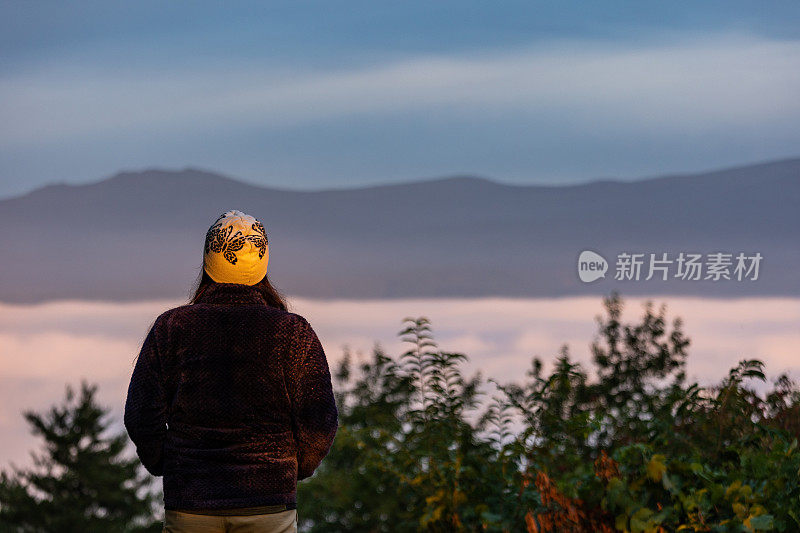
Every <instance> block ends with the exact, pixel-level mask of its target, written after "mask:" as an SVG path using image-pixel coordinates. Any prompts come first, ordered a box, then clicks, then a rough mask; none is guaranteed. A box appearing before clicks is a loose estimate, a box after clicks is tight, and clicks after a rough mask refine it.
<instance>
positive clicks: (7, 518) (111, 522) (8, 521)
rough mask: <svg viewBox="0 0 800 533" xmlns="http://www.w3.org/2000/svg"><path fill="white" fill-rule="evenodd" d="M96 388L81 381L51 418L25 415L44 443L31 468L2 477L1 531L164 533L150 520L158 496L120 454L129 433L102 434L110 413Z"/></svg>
mask: <svg viewBox="0 0 800 533" xmlns="http://www.w3.org/2000/svg"><path fill="white" fill-rule="evenodd" d="M96 390H97V385H89V384H88V383H86V381H85V380H84V381H82V382H81V390H80V396H79V397H78V398H76V395H75V392H74V390H73V388H72V387H71V386H70V385H69V384H68V385H67V387H66V399H65V401H63V402H62V403H61V404H59V405H54V406H52V407H51V408H50V410H49V411H48V412H47V413H36V412H33V411H25V412H24V413H23V415H24V417H25V419H26V420H27V422H28V424H29V425H30V426H31V432H32V434H33V435H34V436H37V437H41V438H42V439H44V447H43V448H44V450H43V452H42V453H34V452H32V453H31V455H32V457H33V463H34V467H33V468H31V469H21V468H18V467H17V466H13V473H9V472H6V471H3V472H0V531H13V532H37V533H38V532H59V533H69V532H73V531H75V532H78V531H80V532H94V531H98V532H99V531H102V532H133V531H160V530H161V524H160V523H159V522H157V521H155V520H154V519H153V509H154V504H155V502H156V497H157V496H156V494H154V493H153V492H151V490H150V488H149V485H150V483H151V481H152V478H150V476H149V475H148V474H146V473H145V472H143V471H141V470H140V466H139V461H138V460H136V459H135V458H127V457H124V456H123V455H122V454H123V452H124V450H125V446H126V443H127V435H126V434H125V433H124V432H120V433H117V434H113V435H110V436H104V434H105V433H106V431H107V430H108V427H109V425H110V421H108V420H106V416H107V415H108V411H109V410H108V409H107V408H105V407H101V406H99V405H97V404H96V403H95V399H94V395H95V392H96Z"/></svg>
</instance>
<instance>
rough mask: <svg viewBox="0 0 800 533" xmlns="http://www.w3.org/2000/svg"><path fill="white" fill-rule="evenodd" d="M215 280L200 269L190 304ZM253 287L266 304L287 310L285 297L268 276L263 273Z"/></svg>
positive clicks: (204, 270)
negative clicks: (262, 276) (261, 277)
mask: <svg viewBox="0 0 800 533" xmlns="http://www.w3.org/2000/svg"><path fill="white" fill-rule="evenodd" d="M215 283H216V281H214V280H213V279H211V276H209V275H208V273H207V272H206V269H204V268H201V269H200V275H199V276H198V277H197V281H196V282H195V287H196V288H195V289H193V291H192V292H194V295H193V296H192V297H191V299H190V300H189V303H190V304H193V303H195V302H197V299H198V298H199V297H200V295H201V294H203V292H205V290H206V288H207V287H208V286H209V285H213V284H215ZM253 287H255V288H257V289H258V291H259V292H260V293H261V296H263V297H264V299H265V300H266V301H267V304H268V305H270V306H272V307H277V308H278V309H283V310H284V311H288V310H289V305H288V303H287V301H286V297H285V296H284V295H283V294H281V293H280V292H279V291H278V290H277V289H276V288H275V287H273V286H272V283H270V281H269V276H268V275H267V274H264V278H263V279H262V280H261V281H259V282H258V283H256V284H255V285H253Z"/></svg>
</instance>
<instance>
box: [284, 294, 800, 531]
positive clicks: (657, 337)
mask: <svg viewBox="0 0 800 533" xmlns="http://www.w3.org/2000/svg"><path fill="white" fill-rule="evenodd" d="M603 305H604V308H605V311H606V315H605V317H598V318H597V321H598V335H597V337H596V338H595V339H594V340H593V342H592V344H591V348H592V355H593V361H592V363H593V369H592V372H591V373H590V372H589V371H587V370H585V369H584V368H582V366H581V365H580V364H578V363H577V362H574V361H573V360H571V358H570V355H569V351H568V349H567V347H566V346H564V347H563V348H562V349H561V352H560V354H559V355H558V356H557V357H556V359H555V363H554V365H553V368H552V370H551V371H550V372H549V373H546V372H545V371H544V364H543V362H542V361H541V360H540V359H539V358H534V359H533V361H532V366H531V368H530V370H529V371H528V373H527V376H526V378H527V379H526V381H525V382H524V383H522V384H516V383H508V384H501V383H498V382H497V381H496V380H493V379H489V380H488V381H489V382H490V383H492V384H493V385H494V387H495V391H496V392H495V393H494V394H493V395H492V396H491V398H488V399H486V400H484V401H481V396H484V395H486V394H487V393H486V392H485V391H484V390H483V383H482V380H481V377H480V374H476V375H475V376H474V377H473V378H470V379H466V378H465V377H464V375H463V370H462V368H463V365H464V363H465V362H466V356H465V355H464V354H459V353H450V352H444V351H440V350H438V349H437V346H436V343H435V341H434V340H433V336H432V334H431V328H430V322H429V321H428V319H427V318H425V317H420V318H410V317H409V318H406V319H404V321H403V322H404V327H403V329H402V330H401V331H400V335H401V336H402V338H403V340H404V341H406V342H407V344H408V346H409V348H408V350H407V351H406V352H405V353H403V354H402V355H401V356H400V357H398V358H397V359H393V358H391V357H388V356H387V355H386V354H385V353H384V352H383V350H381V349H380V347H376V349H375V351H374V354H373V358H372V360H371V361H367V362H363V363H361V364H360V367H359V369H358V370H359V371H360V372H359V373H358V374H356V373H354V372H353V371H352V368H351V367H352V357H351V356H350V354H349V353H346V354H345V358H344V360H343V362H342V364H341V365H340V367H339V369H338V371H337V372H336V380H337V382H338V386H337V387H336V389H337V402H338V405H339V407H340V429H339V433H338V434H337V437H336V441H335V442H334V445H333V448H332V450H331V452H330V454H329V456H328V458H327V459H326V460H325V461H323V463H322V465H321V466H320V468H319V469H318V470H317V473H316V474H315V475H314V476H313V477H312V478H310V479H309V480H308V481H305V482H303V483H301V484H300V487H299V505H298V507H299V517H300V520H301V527H302V528H304V529H307V530H312V531H342V530H352V531H374V532H380V531H398V532H403V531H497V532H504V531H529V532H545V531H600V532H610V531H630V532H645V531H646V532H659V531H798V530H800V482H799V478H800V451H798V446H797V438H798V437H799V436H800V390H799V389H798V387H797V386H796V384H795V383H793V382H792V381H791V380H790V379H789V378H788V377H787V376H785V375H784V376H780V377H779V378H778V379H777V380H775V382H774V383H773V386H772V388H771V390H768V391H767V392H766V393H765V394H763V395H760V394H758V393H757V392H756V391H755V390H754V389H753V388H752V387H751V384H752V383H758V382H765V381H766V377H765V374H764V368H763V364H762V363H761V362H760V361H757V360H743V361H741V362H740V363H739V364H738V365H737V366H736V367H734V368H733V369H731V370H730V372H729V373H728V375H727V376H726V377H725V378H724V379H723V380H722V381H721V382H720V383H719V384H718V385H716V386H711V387H702V386H700V385H699V384H697V383H687V380H686V374H685V364H686V358H687V356H688V346H689V339H688V338H686V337H685V336H684V335H683V332H682V329H681V328H682V323H681V321H680V319H675V320H674V321H673V322H672V327H671V328H669V327H668V325H667V320H666V317H665V313H666V311H665V306H663V305H662V306H661V307H660V309H659V310H658V312H656V311H654V309H653V306H652V303H650V302H648V303H647V304H646V306H645V312H644V315H643V317H642V318H641V320H640V321H639V322H638V323H635V324H623V323H622V321H621V312H622V307H623V304H622V300H621V299H620V298H619V296H618V295H617V294H612V295H611V296H610V297H608V298H605V299H604V301H603Z"/></svg>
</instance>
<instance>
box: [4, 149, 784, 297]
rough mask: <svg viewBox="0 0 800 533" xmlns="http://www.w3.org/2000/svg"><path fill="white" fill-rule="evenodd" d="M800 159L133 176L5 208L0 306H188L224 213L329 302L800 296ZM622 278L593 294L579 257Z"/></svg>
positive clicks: (300, 290) (284, 270)
mask: <svg viewBox="0 0 800 533" xmlns="http://www.w3.org/2000/svg"><path fill="white" fill-rule="evenodd" d="M798 205H800V159H788V160H782V161H775V162H769V163H762V164H757V165H748V166H744V167H736V168H729V169H724V170H720V171H713V172H706V173H702V174H693V175H676V176H663V177H655V178H648V179H643V180H640V181H617V180H608V179H605V180H598V181H595V182H590V183H584V184H574V185H564V186H558V185H511V184H505V183H500V182H496V181H492V180H489V179H486V178H482V177H476V176H448V177H443V178H438V179H428V180H416V181H409V182H398V183H388V184H377V185H371V186H365V187H356V188H342V189H324V190H316V191H302V190H292V189H288V188H287V189H283V188H272V187H262V186H258V185H254V184H249V183H245V182H241V181H238V180H236V179H234V178H230V177H227V176H223V175H220V174H216V173H212V172H207V171H203V170H200V169H196V168H185V169H183V170H178V171H170V170H161V169H150V170H145V171H142V172H120V173H118V174H116V175H114V176H112V177H110V178H107V179H104V180H100V181H97V182H94V183H87V184H80V185H71V184H63V183H62V184H53V185H47V186H44V187H41V188H39V189H36V190H34V191H31V192H29V193H27V194H24V195H21V196H17V197H13V198H7V199H4V200H0V224H2V227H3V228H5V229H6V231H4V232H2V233H0V251H2V252H3V257H6V258H8V259H7V261H6V262H5V264H4V266H3V268H2V269H0V301H4V302H18V303H33V302H41V301H47V300H58V299H65V298H70V299H72V298H74V299H90V300H97V299H100V300H125V301H129V300H141V299H153V298H182V297H187V296H188V291H189V289H190V286H191V283H192V282H193V281H194V279H195V278H196V276H197V275H198V274H199V272H200V266H201V261H202V245H203V238H204V236H205V231H206V229H207V228H208V226H209V225H210V224H211V223H212V222H213V220H214V219H215V218H216V217H217V216H219V214H221V213H222V212H223V211H226V210H228V209H239V210H242V211H245V212H248V213H251V214H253V215H254V216H257V217H258V218H260V219H261V220H262V221H263V222H264V225H265V227H266V229H267V233H268V235H269V239H270V266H269V273H270V279H272V280H273V282H274V283H275V284H276V286H278V287H279V288H280V289H281V290H283V291H284V292H286V293H288V294H290V295H294V296H305V297H317V298H397V297H476V296H519V297H525V296H529V297H532V296H568V295H589V294H607V293H608V292H610V290H612V289H617V290H620V291H621V292H623V293H627V294H691V295H709V296H721V297H726V296H754V295H799V294H800V276H798V275H797V265H798V264H800V247H798V245H797V243H798V235H800V214H799V213H800V210H798ZM586 249H589V250H593V251H596V252H598V253H600V254H602V255H603V257H605V258H606V259H607V260H608V261H609V263H610V265H609V272H608V273H607V274H606V278H605V279H601V280H598V281H595V282H593V283H582V282H581V281H580V280H579V279H578V276H577V271H576V263H577V257H578V254H579V253H580V252H581V251H583V250H586ZM621 251H635V252H643V253H661V252H667V253H670V254H677V253H678V252H679V251H686V252H692V251H694V252H702V253H712V252H716V251H726V252H734V253H736V252H739V251H742V252H746V253H754V252H756V251H758V252H760V253H761V254H762V256H763V257H764V259H763V263H762V270H761V273H760V278H759V280H757V281H749V282H747V281H741V282H736V281H718V282H713V281H710V280H709V281H688V280H679V279H672V280H668V281H660V280H658V281H656V280H648V281H644V280H640V281H630V280H620V281H617V280H614V279H613V277H614V264H613V263H614V259H615V257H616V255H617V254H618V253H620V252H621Z"/></svg>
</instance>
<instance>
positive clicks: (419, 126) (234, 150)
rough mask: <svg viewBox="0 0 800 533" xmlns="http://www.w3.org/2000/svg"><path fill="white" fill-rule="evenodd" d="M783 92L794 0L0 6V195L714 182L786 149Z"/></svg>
mask: <svg viewBox="0 0 800 533" xmlns="http://www.w3.org/2000/svg"><path fill="white" fill-rule="evenodd" d="M798 94H800V3H798V2H796V1H785V2H782V1H775V2H770V3H769V6H768V7H766V6H765V5H764V4H763V3H760V2H741V1H734V0H727V1H708V2H691V1H674V2H634V1H619V0H608V1H605V2H591V3H590V2H535V1H525V2H516V1H507V2H502V3H496V2H472V1H466V0H461V1H437V2H415V1H403V2H399V1H397V2H389V1H387V2H374V1H369V2H362V1H351V2H346V3H334V2H311V1H293V2H279V1H273V2H235V3H231V2H227V3H218V2H213V3H212V2H186V1H171V2H154V1H140V2H127V3H119V2H117V3H112V2H100V1H98V2H94V1H82V2H78V3H64V2H55V1H52V2H46V1H40V2H16V1H0V124H2V127H0V197H9V196H15V195H19V194H23V193H25V192H28V191H30V190H33V189H35V188H38V187H41V186H43V185H45V184H49V183H61V182H67V183H86V182H93V181H97V180H99V179H102V178H104V177H108V176H111V175H113V174H115V173H117V172H119V171H123V170H128V171H130V170H142V169H145V168H153V167H160V168H173V169H180V168H185V167H196V168H203V169H207V170H212V171H217V172H220V173H222V174H225V175H228V176H231V177H235V178H239V179H241V180H242V181H246V182H249V183H255V184H260V185H265V186H278V187H292V188H297V189H321V188H338V187H351V186H362V185H370V184H380V183H389V182H397V181H404V180H412V179H420V178H433V177H441V176H446V175H456V174H469V175H478V176H483V177H488V178H492V179H496V180H497V181H501V182H506V183H531V184H533V183H564V184H566V183H576V182H584V181H589V180H592V179H598V178H618V179H635V178H641V177H649V176H655V175H662V174H669V173H685V172H695V171H703V170H711V169H717V168H723V167H729V166H735V165H740V164H747V163H754V162H760V161H765V160H770V159H781V158H787V157H796V156H798V155H800V148H799V147H800V98H798V97H797V95H798Z"/></svg>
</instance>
